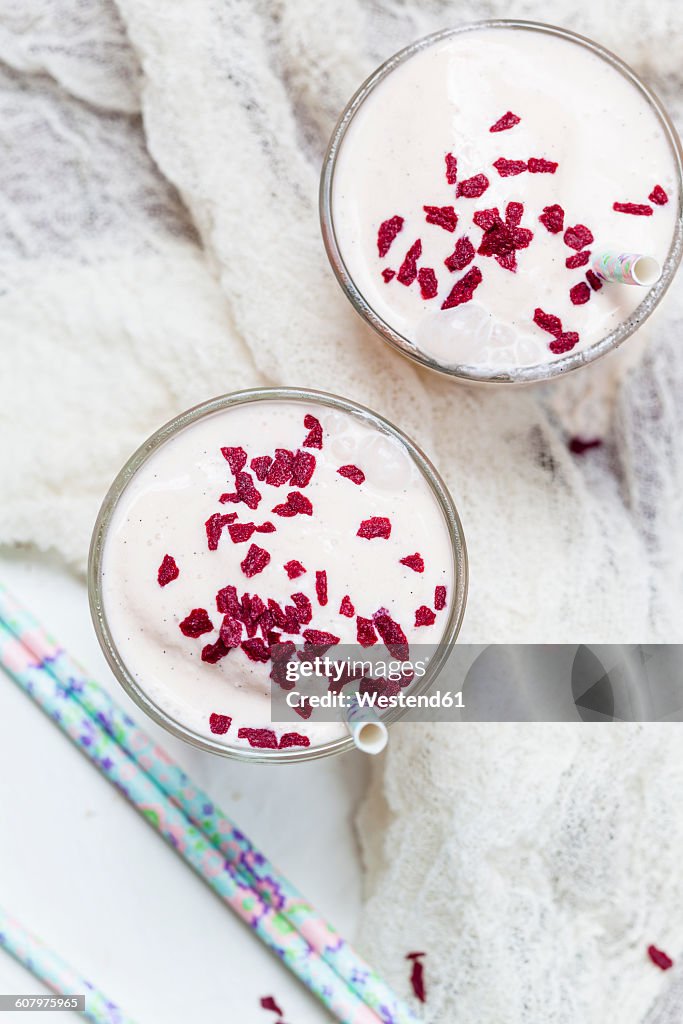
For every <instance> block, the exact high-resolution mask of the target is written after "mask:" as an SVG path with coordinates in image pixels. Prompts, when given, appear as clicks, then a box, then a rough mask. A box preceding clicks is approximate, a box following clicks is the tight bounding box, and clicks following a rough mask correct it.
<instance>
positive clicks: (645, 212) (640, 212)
mask: <svg viewBox="0 0 683 1024" xmlns="http://www.w3.org/2000/svg"><path fill="white" fill-rule="evenodd" d="M612 209H613V210H616V212H617V213H630V214H631V215H632V216H634V217H651V216H652V207H651V206H648V205H647V203H612Z"/></svg>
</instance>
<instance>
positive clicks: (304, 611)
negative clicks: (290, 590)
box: [292, 581, 322, 626]
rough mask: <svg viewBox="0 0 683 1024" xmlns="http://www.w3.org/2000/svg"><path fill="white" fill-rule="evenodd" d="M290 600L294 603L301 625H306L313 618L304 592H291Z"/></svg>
mask: <svg viewBox="0 0 683 1024" xmlns="http://www.w3.org/2000/svg"><path fill="white" fill-rule="evenodd" d="M316 583H317V581H316ZM316 590H317V587H316ZM292 601H293V602H294V604H295V605H296V613H297V616H298V618H299V622H300V623H301V625H302V626H306V625H308V623H309V622H310V621H311V619H312V618H313V606H312V605H311V602H310V601H309V599H308V598H307V597H306V595H305V594H292ZM321 604H322V602H321Z"/></svg>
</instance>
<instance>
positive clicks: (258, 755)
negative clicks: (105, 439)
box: [88, 387, 469, 764]
mask: <svg viewBox="0 0 683 1024" xmlns="http://www.w3.org/2000/svg"><path fill="white" fill-rule="evenodd" d="M261 401H276V402H282V401H286V402H300V403H302V404H305V403H308V404H315V405H324V406H327V407H329V408H331V409H335V410H341V411H343V412H346V413H348V414H350V415H352V416H354V417H356V418H360V419H362V420H364V421H365V422H366V423H367V422H368V421H369V422H371V423H372V425H373V426H374V427H375V428H376V429H377V430H379V431H380V432H381V433H384V434H388V435H389V436H391V437H393V438H394V439H396V440H397V441H399V442H400V443H401V445H402V446H403V447H404V448H405V449H407V451H408V454H409V455H410V457H411V459H412V461H413V463H414V464H415V465H417V467H418V469H419V470H420V472H421V474H422V476H423V478H424V479H425V480H426V482H427V484H428V485H429V487H430V490H431V492H432V495H433V496H434V498H435V500H436V502H437V505H438V506H439V508H440V510H441V513H442V515H443V517H444V520H445V523H446V529H447V531H448V536H449V541H450V548H451V556H452V559H453V595H452V600H451V601H450V602H449V604H450V611H449V616H448V620H447V623H446V627H445V630H444V633H443V635H442V637H441V640H440V641H439V643H438V645H437V650H436V653H435V655H434V657H433V659H432V660H431V661H430V667H429V670H428V671H427V672H426V673H425V676H424V678H423V679H422V680H421V681H420V690H422V689H423V688H424V687H425V686H428V685H431V683H432V682H433V681H434V679H436V677H437V676H438V675H439V673H440V671H441V669H442V668H443V665H444V664H445V662H446V660H447V658H448V655H449V653H450V650H451V648H452V646H453V644H454V643H455V641H456V639H457V636H458V634H459V632H460V627H461V625H462V620H463V617H464V613H465V605H466V602H467V590H468V577H469V570H468V559H467V547H466V543H465V535H464V533H463V529H462V524H461V522H460V517H459V515H458V511H457V509H456V506H455V502H454V501H453V498H452V497H451V495H450V492H449V490H448V488H447V487H446V484H445V483H444V481H443V480H442V478H441V476H440V474H439V473H438V471H437V470H436V468H435V467H434V465H433V464H432V462H431V461H430V460H429V459H428V458H427V456H426V455H425V454H424V452H423V451H422V450H421V449H420V448H419V447H418V446H417V445H416V444H415V442H414V441H412V440H411V439H410V438H409V437H408V436H407V435H406V434H404V433H403V431H402V430H400V429H399V428H398V427H396V426H395V425H394V424H393V423H391V422H390V421H389V420H387V419H385V417H383V416H381V415H380V414H379V413H376V412H374V411H373V410H372V409H368V408H367V407H366V406H364V405H360V404H359V403H358V402H353V401H351V400H350V399H347V398H342V397H341V396H339V395H334V394H331V393H330V392H326V391H315V390H312V389H308V388H297V387H261V388H250V389H246V390H242V391H234V392H231V393H229V394H225V395H219V396H218V397H216V398H212V399H209V400H208V401H205V402H201V403H199V404H198V405H195V406H192V408H190V409H187V410H185V411H184V412H182V413H179V414H178V415H177V416H174V417H173V418H172V419H170V420H169V421H168V422H167V423H165V424H164V425H163V426H161V427H160V428H159V429H158V430H156V431H155V432H154V433H153V434H152V435H151V436H150V437H148V438H147V440H146V441H144V442H143V443H142V444H141V445H140V446H139V447H138V448H137V449H136V450H135V451H134V452H133V454H132V455H131V456H130V457H129V458H128V459H127V461H126V462H125V464H124V465H123V467H122V468H121V469H120V470H119V472H118V473H117V474H116V476H115V478H114V480H113V482H112V484H111V486H110V487H109V490H108V491H107V493H106V495H105V497H104V500H103V501H102V504H101V506H100V510H99V512H98V514H97V519H96V520H95V525H94V528H93V533H92V538H91V541H90V551H89V555H88V602H89V605H90V615H91V618H92V621H93V625H94V628H95V633H96V635H97V639H98V642H99V644H100V647H101V648H102V652H103V654H104V656H105V658H106V660H107V663H108V664H109V667H110V669H111V671H112V673H113V675H114V677H115V678H116V680H117V681H118V683H119V684H120V685H121V686H122V687H123V689H124V690H125V692H126V693H127V695H128V696H129V697H130V698H131V700H133V701H134V703H135V704H137V706H138V707H139V708H141V710H142V711H144V712H145V714H147V715H148V716H149V717H150V718H151V719H152V720H153V721H154V722H156V724H157V725H159V726H161V727H162V728H164V729H166V731H167V732H170V733H171V734H172V735H174V736H176V737H177V738H179V739H182V740H185V741H186V742H188V743H190V744H192V745H193V746H195V747H198V748H199V749H201V750H206V751H208V752H210V753H215V754H219V755H221V756H223V757H228V758H232V759H234V760H238V761H250V762H253V763H267V764H282V763H292V762H297V763H298V762H301V761H311V760H314V759H316V758H319V757H326V756H328V755H330V754H336V753H344V752H345V751H347V750H351V749H353V747H354V743H353V740H352V739H351V737H350V736H345V737H342V738H341V739H338V740H331V741H329V742H327V743H324V744H320V745H319V746H316V747H306V748H303V749H297V748H294V747H290V748H285V749H284V750H277V751H273V752H272V753H267V752H265V751H263V750H260V749H258V748H251V747H248V748H241V747H239V748H238V747H228V746H226V745H225V744H222V743H219V742H218V741H217V740H212V739H210V738H209V737H207V736H202V735H200V734H199V733H197V732H195V731H194V730H193V729H190V728H189V727H188V726H186V725H184V724H183V723H182V722H178V721H176V720H175V719H174V718H172V717H171V716H170V715H169V714H168V713H167V712H165V711H164V710H163V709H161V708H159V707H158V706H157V705H156V704H155V703H154V702H153V701H152V700H151V698H150V697H149V696H148V695H147V694H146V692H145V690H144V689H143V687H142V686H141V685H140V684H139V683H138V681H137V680H136V679H135V677H134V676H133V674H132V672H130V671H129V669H128V667H127V665H126V662H125V659H124V658H123V657H122V655H121V653H120V651H119V649H118V647H117V645H116V643H115V641H114V638H113V636H112V634H111V631H110V629H109V623H108V621H107V616H106V612H105V607H104V601H103V597H102V557H103V551H104V546H105V543H106V539H107V534H108V531H109V527H110V525H111V521H112V517H113V514H114V511H115V509H116V508H117V506H118V503H119V500H120V498H121V497H122V495H123V493H124V491H125V490H126V488H127V486H128V484H129V483H130V481H131V480H132V479H133V477H134V476H135V474H136V473H137V472H138V470H139V469H140V468H141V467H142V466H143V465H144V464H145V463H146V462H147V460H148V459H149V458H150V457H151V456H152V455H153V454H154V453H155V452H156V451H157V449H159V448H160V447H161V446H162V445H164V444H165V443H166V442H167V441H168V440H170V439H171V438H172V437H174V436H175V435H176V434H178V433H179V432H180V431H182V430H183V429H185V427H188V426H190V425H191V424H194V423H196V422H198V421H199V420H201V419H204V418H205V417H208V416H211V415H213V414H214V413H217V412H222V411H224V410H226V409H230V408H231V407H233V406H236V405H246V404H249V403H251V402H261ZM401 717H402V713H401V709H396V711H395V712H390V713H389V714H387V715H384V716H383V720H384V721H386V722H389V723H390V722H393V721H395V720H397V719H399V718H401Z"/></svg>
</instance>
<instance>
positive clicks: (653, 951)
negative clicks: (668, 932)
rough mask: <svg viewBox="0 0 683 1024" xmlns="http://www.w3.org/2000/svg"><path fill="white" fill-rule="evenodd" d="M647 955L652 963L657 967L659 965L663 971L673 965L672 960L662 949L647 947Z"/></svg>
mask: <svg viewBox="0 0 683 1024" xmlns="http://www.w3.org/2000/svg"><path fill="white" fill-rule="evenodd" d="M647 955H648V956H649V958H650V960H652V963H653V964H656V966H657V967H661V969H662V970H663V971H668V970H669V968H670V967H673V965H674V962H673V960H672V959H671V957H670V956H668V955H667V954H666V953H665V952H664V951H663V950H661V949H657V947H656V946H648V947H647Z"/></svg>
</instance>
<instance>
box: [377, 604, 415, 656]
mask: <svg viewBox="0 0 683 1024" xmlns="http://www.w3.org/2000/svg"><path fill="white" fill-rule="evenodd" d="M372 618H373V623H374V626H375V629H376V630H377V632H378V633H379V635H380V636H381V638H382V640H383V641H384V646H385V647H386V649H387V650H388V651H389V654H390V655H391V656H392V658H396V659H398V661H407V660H408V655H409V653H410V652H409V649H408V638H407V636H406V635H405V633H404V632H403V630H402V629H401V627H400V625H399V624H398V622H396V620H395V619H392V617H391V615H390V614H389V612H388V611H387V610H386V608H380V610H379V611H378V612H375V614H374V615H373V617H372Z"/></svg>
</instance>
